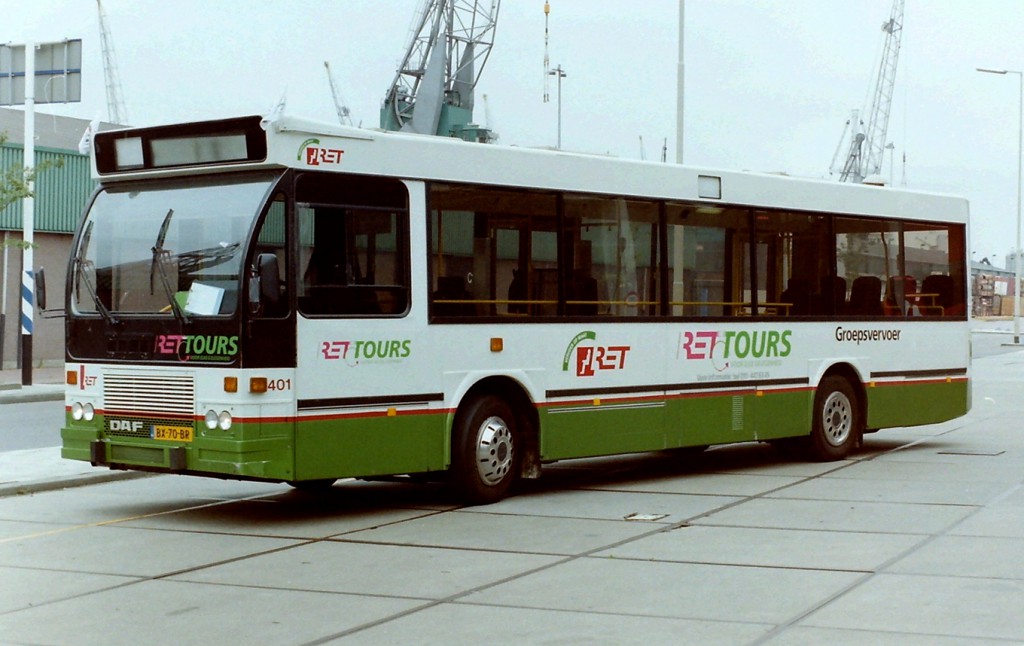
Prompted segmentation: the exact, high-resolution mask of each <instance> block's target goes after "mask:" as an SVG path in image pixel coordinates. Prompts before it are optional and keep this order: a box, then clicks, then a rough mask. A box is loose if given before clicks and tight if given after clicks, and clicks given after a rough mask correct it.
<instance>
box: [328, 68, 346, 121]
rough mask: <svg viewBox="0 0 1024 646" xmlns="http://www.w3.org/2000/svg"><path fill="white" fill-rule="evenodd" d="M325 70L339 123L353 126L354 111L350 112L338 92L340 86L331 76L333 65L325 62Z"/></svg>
mask: <svg viewBox="0 0 1024 646" xmlns="http://www.w3.org/2000/svg"><path fill="white" fill-rule="evenodd" d="M324 69H325V70H326V71H327V82H328V83H329V84H330V86H331V96H332V97H333V98H334V109H335V111H337V113H338V123H340V124H341V125H343V126H351V125H352V111H351V110H349V108H348V105H346V103H345V100H344V99H342V98H341V93H340V92H338V86H337V84H336V83H335V82H334V75H333V74H331V64H330V63H328V62H327V61H324Z"/></svg>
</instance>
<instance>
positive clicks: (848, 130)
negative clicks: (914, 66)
mask: <svg viewBox="0 0 1024 646" xmlns="http://www.w3.org/2000/svg"><path fill="white" fill-rule="evenodd" d="M903 5H904V0H894V1H893V3H892V11H891V13H890V15H889V19H888V20H887V21H885V22H884V23H883V24H882V31H883V32H885V44H884V46H883V49H882V58H881V62H880V63H879V66H878V76H877V79H876V81H875V88H874V92H873V93H872V95H871V96H872V100H871V105H870V107H869V108H868V109H867V115H868V120H867V124H866V125H865V124H864V123H863V122H862V121H861V120H860V113H859V112H858V111H857V110H854V111H853V113H852V115H851V117H850V120H849V121H847V122H846V127H845V128H844V130H843V136H842V138H841V139H840V142H839V146H838V147H837V148H836V152H835V155H833V157H832V165H831V167H830V169H829V170H830V172H832V173H834V172H835V171H836V168H837V161H838V159H839V156H840V153H841V152H842V150H843V142H844V141H846V140H847V134H849V144H848V145H847V147H846V148H847V153H846V157H845V158H844V159H843V166H842V170H841V171H840V174H839V181H841V182H858V183H859V182H863V181H864V180H865V178H868V177H872V176H874V175H878V174H880V173H881V170H882V160H883V158H884V153H885V150H886V144H887V143H888V142H886V140H885V139H886V133H887V132H888V129H889V112H890V111H891V109H892V97H893V91H894V89H895V87H896V64H897V62H898V61H899V57H900V40H901V37H902V36H903Z"/></svg>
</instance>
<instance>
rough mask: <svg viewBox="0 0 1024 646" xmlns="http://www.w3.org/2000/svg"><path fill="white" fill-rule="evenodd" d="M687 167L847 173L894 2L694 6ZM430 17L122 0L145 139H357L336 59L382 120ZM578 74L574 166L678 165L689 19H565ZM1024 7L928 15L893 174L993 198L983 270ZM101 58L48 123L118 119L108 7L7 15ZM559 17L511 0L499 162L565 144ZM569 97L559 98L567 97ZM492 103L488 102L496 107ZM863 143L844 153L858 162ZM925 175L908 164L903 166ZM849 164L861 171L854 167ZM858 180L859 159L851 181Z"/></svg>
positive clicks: (565, 49) (654, 7)
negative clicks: (182, 134)
mask: <svg viewBox="0 0 1024 646" xmlns="http://www.w3.org/2000/svg"><path fill="white" fill-rule="evenodd" d="M684 1H685V14H684V15H685V26H684V30H683V31H684V33H683V43H684V46H683V58H684V63H685V84H684V85H685V87H684V109H683V114H684V120H683V142H684V143H683V161H684V163H686V164H688V165H694V166H702V167H709V168H720V169H730V170H750V171H764V172H784V173H788V174H790V175H796V176H801V177H812V178H822V179H826V180H829V181H837V177H838V173H836V174H830V171H829V167H830V166H831V165H832V161H833V157H834V156H835V153H836V150H837V149H838V148H839V147H840V140H841V137H842V135H843V131H844V126H845V124H846V121H847V120H848V119H849V118H850V114H851V111H852V110H854V109H861V110H862V111H863V110H865V109H866V107H867V105H868V104H869V101H870V94H871V93H872V92H873V90H874V87H875V83H876V78H877V75H878V62H879V58H880V56H881V51H882V46H883V42H884V34H883V33H882V30H881V25H882V23H883V22H885V21H886V20H887V19H888V18H889V15H890V13H891V10H892V5H893V3H892V0H853V1H851V0H684ZM422 2H423V0H361V1H358V2H357V1H356V0H174V1H173V2H168V1H166V0H103V9H104V11H105V13H106V15H107V19H108V26H109V28H110V33H111V37H112V39H113V44H114V51H115V53H116V61H117V66H118V70H119V74H120V79H121V87H122V90H123V95H124V98H125V103H126V106H127V111H128V115H129V121H130V123H131V124H132V125H139V126H144V125H154V124H161V123H173V122H179V121H190V120H198V119H208V118H220V117H228V116H240V115H246V114H265V113H267V112H268V111H269V110H270V109H271V108H272V107H273V106H274V105H275V104H276V103H277V102H278V100H279V99H280V98H281V97H282V96H285V97H286V113H288V114H290V115H294V116H301V117H308V118H312V119H318V120H322V121H327V122H336V121H337V117H336V114H335V107H334V103H333V100H332V97H331V92H330V86H329V84H328V81H327V74H326V71H325V69H324V65H323V63H324V61H329V62H330V64H331V69H332V71H333V75H334V78H335V81H336V83H337V85H338V88H339V91H340V94H341V95H342V97H343V100H344V102H345V104H346V105H347V106H348V107H349V109H350V110H351V114H352V118H353V120H354V121H355V122H356V123H357V124H360V123H361V124H362V126H364V127H376V126H377V125H378V119H379V110H380V104H381V101H382V99H383V97H384V94H385V92H386V90H387V89H388V87H389V86H390V84H391V82H392V80H393V79H394V76H395V69H396V68H397V66H398V64H399V63H400V61H401V58H402V56H403V55H404V53H405V51H406V49H407V46H408V44H409V42H410V40H411V39H412V36H413V33H412V21H413V17H414V16H415V14H416V13H417V11H418V9H419V8H420V6H421V5H422ZM549 2H550V5H551V13H550V16H549V23H548V26H549V32H548V33H549V43H548V51H549V57H550V61H551V66H552V67H554V66H556V65H561V66H562V69H563V70H565V72H566V77H565V79H564V80H563V81H562V86H561V115H562V148H564V149H567V150H573V151H579V152H589V153H598V154H610V155H614V156H617V157H622V158H630V159H639V158H641V157H644V158H646V159H648V160H660V159H661V155H662V146H663V144H664V142H667V147H668V153H667V158H668V161H670V162H674V161H676V128H677V114H678V111H677V103H678V101H677V93H676V79H677V74H678V66H679V35H680V34H679V31H680V30H679V23H680V20H679V10H680V0H632V1H626V2H624V1H622V0H616V1H613V0H549ZM1022 31H1024V0H906V7H905V17H904V32H903V37H902V41H901V49H900V57H899V65H898V71H897V79H896V88H895V93H894V96H893V101H892V108H891V117H890V121H889V128H888V136H887V139H888V140H889V142H891V143H892V144H893V145H894V148H893V152H892V157H891V159H892V160H893V161H894V162H895V168H891V164H890V155H889V154H887V155H886V158H885V160H884V165H883V169H882V175H883V176H884V177H885V178H887V179H888V178H890V177H892V179H893V180H894V184H895V185H896V186H904V185H905V186H906V188H908V189H914V190H924V191H934V192H941V193H951V194H955V195H962V196H965V197H967V198H968V199H969V200H970V201H971V211H972V225H971V249H972V257H973V258H974V259H975V260H980V259H981V258H983V257H988V258H989V259H990V260H991V261H992V262H993V264H996V265H998V266H1004V264H1005V258H1006V256H1007V255H1009V254H1012V249H1013V248H1014V246H1015V244H1016V233H1015V227H1016V224H1017V222H1018V187H1019V185H1020V182H1019V181H1018V175H1017V169H1018V160H1019V155H1020V141H1019V138H1018V137H1019V134H1018V133H1019V127H1020V126H1019V124H1020V119H1021V113H1020V110H1021V105H1020V85H1019V77H1018V76H1016V75H1003V76H1000V75H994V74H982V73H979V72H977V71H976V68H977V67H988V68H995V69H1011V70H1024V38H1021V36H1020V35H1021V33H1022ZM64 38H81V39H82V41H83V52H84V54H83V55H84V59H85V60H84V61H83V81H82V82H83V100H82V102H81V103H77V104H67V105H45V106H44V105H40V106H38V109H37V114H38V115H39V116H37V118H36V127H37V128H45V127H46V121H45V117H44V116H42V115H44V114H45V113H51V114H59V115H65V116H73V117H80V118H84V119H93V118H95V117H100V118H102V119H106V116H107V111H106V95H105V81H104V76H103V64H102V56H101V48H100V38H99V20H98V11H97V7H96V2H95V1H94V0H0V42H5V43H15V44H17V43H24V42H29V41H32V42H50V41H58V40H63V39H64ZM544 48H545V43H544V0H504V1H503V2H502V3H501V9H500V13H499V17H498V26H497V30H496V33H495V42H494V47H493V50H492V52H491V56H490V58H489V60H488V61H487V64H486V67H485V68H484V69H483V71H482V73H481V76H480V82H479V84H478V86H477V107H476V113H475V120H476V121H477V122H478V123H481V124H483V125H486V126H488V127H490V128H492V129H493V130H495V131H496V132H497V133H498V135H499V137H500V138H499V140H498V143H499V145H513V146H531V147H536V146H554V145H555V144H556V141H557V137H558V110H559V100H558V99H559V92H558V89H557V85H556V84H554V83H552V84H551V85H550V87H549V94H550V101H549V102H547V103H545V102H544V101H543V94H544V81H545V75H544V63H543V62H544ZM552 80H553V79H552ZM482 95H486V97H487V98H486V101H484V100H483V99H482V98H481V97H482ZM846 147H847V144H846V143H845V142H844V143H843V144H842V150H843V151H845V149H846ZM904 156H905V158H906V161H905V162H904V161H903V158H904ZM840 157H842V152H841V153H840ZM840 163H841V162H840Z"/></svg>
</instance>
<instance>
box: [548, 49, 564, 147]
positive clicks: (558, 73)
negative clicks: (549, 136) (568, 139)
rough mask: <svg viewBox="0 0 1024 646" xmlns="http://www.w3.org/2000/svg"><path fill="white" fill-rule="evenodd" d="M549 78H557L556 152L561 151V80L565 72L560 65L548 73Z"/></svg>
mask: <svg viewBox="0 0 1024 646" xmlns="http://www.w3.org/2000/svg"><path fill="white" fill-rule="evenodd" d="M548 74H549V75H550V76H556V77H558V146H557V148H558V150H561V149H562V79H564V78H565V70H563V69H562V65H561V63H559V65H558V67H556V68H555V69H553V70H551V71H550V72H548Z"/></svg>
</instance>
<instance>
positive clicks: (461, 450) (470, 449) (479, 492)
mask: <svg viewBox="0 0 1024 646" xmlns="http://www.w3.org/2000/svg"><path fill="white" fill-rule="evenodd" d="M519 437H520V435H519V432H518V428H517V421H516V417H515V413H513V412H512V408H511V407H510V406H509V405H508V403H507V402H505V400H503V399H501V398H500V397H496V396H494V395H484V396H480V397H475V398H473V399H472V400H470V401H468V402H467V403H465V404H464V405H463V406H462V407H461V408H460V409H459V412H458V413H457V414H456V416H455V424H454V425H453V427H452V464H451V479H452V483H453V484H454V486H455V488H456V492H457V495H458V496H459V497H460V498H462V499H463V500H465V501H466V502H468V503H471V504H477V505H486V504H490V503H493V502H497V501H499V500H501V499H502V498H504V497H505V496H507V495H508V492H509V490H510V489H511V488H512V484H513V483H514V482H515V481H516V479H517V478H518V476H519V462H520V458H519V446H517V445H518V444H519Z"/></svg>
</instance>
